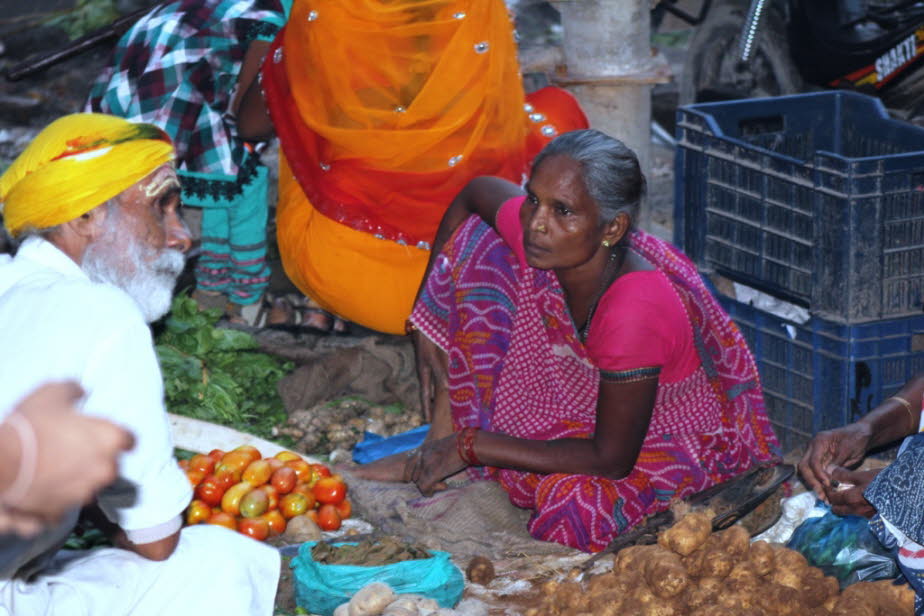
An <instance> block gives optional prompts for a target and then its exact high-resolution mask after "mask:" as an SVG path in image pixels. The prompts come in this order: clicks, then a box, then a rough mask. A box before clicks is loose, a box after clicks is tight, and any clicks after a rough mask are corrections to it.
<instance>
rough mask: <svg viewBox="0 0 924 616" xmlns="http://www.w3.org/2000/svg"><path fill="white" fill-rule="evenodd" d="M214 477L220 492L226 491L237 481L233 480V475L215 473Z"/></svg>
mask: <svg viewBox="0 0 924 616" xmlns="http://www.w3.org/2000/svg"><path fill="white" fill-rule="evenodd" d="M214 477H215V481H216V482H217V483H218V487H220V488H221V489H222V491H224V490H227V489H228V488H230V487H231V486H233V485H234V484H236V483H237V481H235V480H234V475H232V474H231V473H215V475H214ZM238 481H239V480H238Z"/></svg>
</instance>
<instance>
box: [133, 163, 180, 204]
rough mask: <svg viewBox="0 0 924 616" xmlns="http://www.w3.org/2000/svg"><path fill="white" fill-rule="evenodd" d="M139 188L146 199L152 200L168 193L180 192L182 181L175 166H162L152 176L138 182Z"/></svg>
mask: <svg viewBox="0 0 924 616" xmlns="http://www.w3.org/2000/svg"><path fill="white" fill-rule="evenodd" d="M138 187H139V188H140V189H141V193H142V194H143V195H144V196H145V197H147V198H148V199H151V198H155V197H158V196H160V195H161V194H163V193H165V192H168V191H172V190H177V191H178V190H180V179H179V178H178V177H177V174H176V170H175V169H174V168H173V165H170V164H166V165H161V166H160V167H158V168H157V169H155V170H154V171H153V172H152V173H151V175H149V176H148V177H146V178H144V179H143V180H141V181H140V182H138Z"/></svg>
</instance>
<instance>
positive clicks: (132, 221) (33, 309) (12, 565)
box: [0, 114, 279, 616]
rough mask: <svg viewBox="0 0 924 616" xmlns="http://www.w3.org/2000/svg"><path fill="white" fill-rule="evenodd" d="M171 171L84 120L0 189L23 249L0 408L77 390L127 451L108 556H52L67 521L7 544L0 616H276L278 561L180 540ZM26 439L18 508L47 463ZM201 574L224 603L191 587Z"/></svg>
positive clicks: (138, 133) (7, 538)
mask: <svg viewBox="0 0 924 616" xmlns="http://www.w3.org/2000/svg"><path fill="white" fill-rule="evenodd" d="M173 157H174V150H173V146H172V144H171V142H170V139H169V138H168V137H167V136H166V134H165V133H163V132H162V131H161V130H160V129H158V128H156V127H154V126H151V125H147V124H133V123H130V122H128V121H126V120H123V119H119V118H115V117H111V116H104V115H97V114H77V115H72V116H66V117H64V118H61V119H60V120H58V121H56V122H54V123H52V124H51V125H50V126H48V127H47V128H46V129H45V130H44V131H42V132H41V133H40V134H39V135H38V136H37V137H36V139H35V140H34V141H33V142H32V144H30V145H29V147H28V148H27V149H26V150H25V151H24V152H23V153H22V154H21V155H20V157H19V158H18V159H17V160H16V161H15V162H14V163H13V164H12V166H11V167H10V168H9V169H7V171H6V172H5V173H4V174H3V176H0V207H2V214H3V222H4V226H5V227H6V229H7V231H8V232H9V233H10V235H12V236H13V237H14V238H16V239H18V240H20V241H21V243H20V246H19V249H18V251H17V253H16V256H15V257H14V258H8V257H7V258H5V260H3V261H0V323H2V324H3V326H2V327H0V348H2V349H4V353H3V354H2V356H0V409H9V408H13V407H14V405H15V403H16V401H17V400H19V399H20V398H22V397H23V396H24V395H25V394H26V393H27V392H29V391H31V390H32V389H34V388H35V387H36V386H38V385H39V384H41V383H44V382H47V381H54V380H73V381H77V382H78V383H79V384H80V386H81V387H82V388H83V390H84V391H85V392H86V395H85V397H84V400H83V403H82V412H83V413H86V414H87V415H93V416H98V417H102V418H105V419H108V420H110V421H112V422H114V423H116V424H119V425H121V426H124V427H125V428H127V429H128V430H129V431H130V432H132V433H133V434H134V437H135V446H134V448H133V449H132V450H131V451H129V452H127V453H125V454H123V455H122V456H121V457H120V459H119V465H118V466H119V469H118V470H119V472H118V475H119V476H118V479H117V480H116V481H115V482H114V483H113V484H112V485H110V486H108V487H107V488H104V489H103V490H102V491H101V492H99V493H98V494H97V495H96V498H95V503H94V509H93V511H95V513H96V515H95V517H96V520H95V521H96V522H97V524H98V525H99V526H101V527H103V529H104V530H105V531H107V532H109V533H110V534H111V537H112V540H113V543H114V545H115V546H116V547H114V548H105V549H101V550H95V551H93V552H89V553H77V554H76V555H75V554H74V553H64V552H57V548H58V547H59V546H60V543H61V541H62V540H63V539H64V538H65V537H66V536H67V534H68V533H69V531H70V530H71V528H72V527H73V525H74V523H75V519H76V512H72V515H70V516H66V519H63V520H58V521H56V523H55V524H52V526H51V528H50V530H49V532H46V533H44V534H42V535H40V536H39V537H37V538H35V539H31V540H26V539H22V538H19V537H16V536H13V535H0V615H3V614H68V615H70V614H105V615H107V616H110V615H116V614H132V615H134V616H138V615H151V616H154V615H160V614H187V613H205V612H209V613H213V612H220V613H222V614H240V615H242V616H244V615H247V616H250V615H255V614H267V615H268V614H272V612H273V605H274V597H275V589H276V582H277V579H278V575H279V557H278V554H277V553H276V552H275V551H274V550H272V549H271V548H269V547H267V546H264V545H262V544H260V543H258V542H256V541H253V540H251V539H249V538H247V537H244V536H242V535H239V534H237V533H233V532H231V531H228V530H227V529H224V528H220V527H217V526H208V525H206V526H196V527H192V528H187V529H184V530H182V532H181V522H182V518H181V514H182V511H183V510H184V509H185V507H186V506H187V505H188V503H189V501H190V498H191V491H190V486H189V482H188V481H187V479H186V477H185V476H184V475H183V473H182V472H180V471H179V469H178V468H177V465H176V462H175V460H174V459H173V447H172V443H171V440H170V434H169V429H168V424H167V416H166V413H165V409H164V403H163V383H162V377H161V374H160V369H159V367H158V364H157V359H156V356H155V354H154V349H153V345H152V341H151V335H150V330H149V329H148V325H147V324H148V323H150V322H151V321H154V320H156V319H158V318H160V317H161V316H163V315H164V314H165V313H166V312H167V310H168V308H169V306H170V299H171V295H172V291H173V286H174V284H175V282H176V278H177V276H178V275H179V273H180V272H181V270H182V269H183V266H184V253H185V252H186V250H188V248H189V246H190V236H189V232H188V230H187V229H186V226H185V225H184V224H183V222H182V219H181V218H180V215H179V207H180V202H179V194H180V185H179V182H178V180H177V175H176V171H175V169H174V166H173ZM2 414H3V413H2V412H0V415H2ZM0 419H2V417H0ZM20 423H22V422H20ZM20 428H21V429H20V430H18V432H19V434H18V436H19V439H20V450H21V452H20V454H21V455H20V458H21V461H20V465H19V471H18V472H19V475H18V476H17V477H16V478H15V480H14V481H13V482H12V484H10V485H8V486H6V487H5V488H2V491H0V505H2V506H3V507H6V508H12V509H15V508H16V506H17V505H18V504H20V503H21V500H22V496H23V494H24V493H25V490H26V488H27V487H28V484H29V482H30V479H31V477H30V473H32V472H34V471H35V470H36V469H41V468H42V465H47V464H49V463H53V462H54V458H55V452H53V451H45V450H43V449H42V446H41V443H40V442H37V441H36V440H35V439H34V438H32V437H31V436H30V432H31V430H30V426H29V425H28V422H26V423H25V425H21V426H20ZM203 567H206V568H207V569H208V577H209V578H210V579H211V580H212V581H213V582H212V583H213V584H214V583H218V581H219V580H220V584H221V588H220V590H218V591H216V590H215V589H214V588H212V589H211V590H208V587H207V585H205V584H195V583H190V582H191V580H192V579H193V578H194V576H196V575H201V573H202V571H203V570H204V569H203Z"/></svg>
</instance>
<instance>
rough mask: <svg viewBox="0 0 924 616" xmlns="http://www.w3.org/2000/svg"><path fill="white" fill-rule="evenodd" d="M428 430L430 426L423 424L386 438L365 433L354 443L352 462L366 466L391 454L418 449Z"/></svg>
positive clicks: (372, 433)
mask: <svg viewBox="0 0 924 616" xmlns="http://www.w3.org/2000/svg"><path fill="white" fill-rule="evenodd" d="M428 430H430V425H429V424H425V425H422V426H418V427H416V428H414V429H412V430H408V431H407V432H402V433H401V434H395V435H394V436H389V437H388V438H385V437H384V436H379V435H378V434H375V433H374V432H366V433H365V436H364V437H363V441H362V442H361V443H356V446H355V447H354V448H353V461H354V462H356V463H357V464H368V463H369V462H374V461H375V460H378V459H379V458H384V457H385V456H390V455H391V454H393V453H400V452H402V451H407V450H409V449H414V448H415V447H420V446H421V445H422V444H423V442H424V439H425V438H426V437H427V431H428Z"/></svg>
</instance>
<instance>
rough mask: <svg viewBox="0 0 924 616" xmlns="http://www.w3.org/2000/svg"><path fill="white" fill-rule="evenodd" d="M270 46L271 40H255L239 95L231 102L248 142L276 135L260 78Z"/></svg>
mask: <svg viewBox="0 0 924 616" xmlns="http://www.w3.org/2000/svg"><path fill="white" fill-rule="evenodd" d="M269 47H270V43H269V42H267V41H253V42H252V43H251V44H250V47H248V48H247V55H246V56H244V64H243V66H242V67H241V73H240V75H238V94H237V96H236V97H235V100H234V101H233V102H232V103H231V113H232V114H234V115H235V116H236V118H237V134H238V135H239V136H240V137H241V138H242V139H244V140H245V141H268V140H269V139H271V138H272V137H273V132H274V130H273V122H272V120H271V119H270V116H269V112H268V111H267V109H266V101H264V100H263V90H262V88H261V87H260V80H259V79H257V74H258V73H259V72H260V68H261V67H262V66H263V59H264V58H265V57H266V52H267V51H268V50H269Z"/></svg>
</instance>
